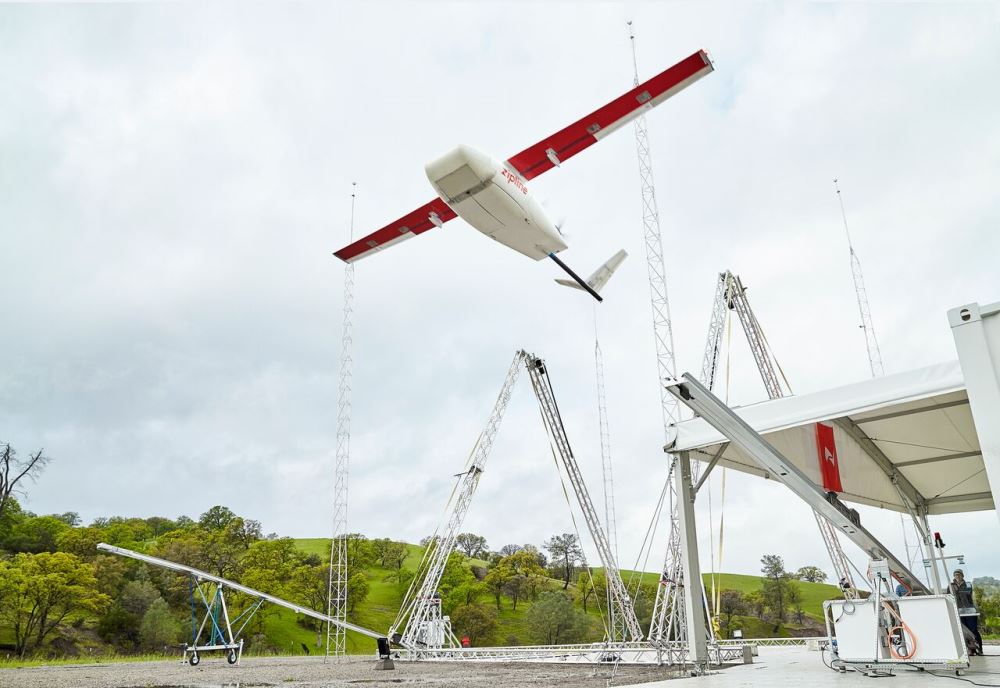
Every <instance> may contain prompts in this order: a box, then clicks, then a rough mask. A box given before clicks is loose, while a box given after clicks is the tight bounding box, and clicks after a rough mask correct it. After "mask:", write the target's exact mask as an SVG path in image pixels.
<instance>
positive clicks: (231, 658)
mask: <svg viewBox="0 0 1000 688" xmlns="http://www.w3.org/2000/svg"><path fill="white" fill-rule="evenodd" d="M237 659H239V656H238V655H237V654H236V650H230V651H229V654H227V655H226V661H227V662H229V663H230V664H236V660H237Z"/></svg>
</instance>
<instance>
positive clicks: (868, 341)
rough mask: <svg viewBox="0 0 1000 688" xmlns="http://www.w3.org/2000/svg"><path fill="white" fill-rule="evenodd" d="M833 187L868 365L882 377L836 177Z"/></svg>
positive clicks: (869, 308) (862, 282)
mask: <svg viewBox="0 0 1000 688" xmlns="http://www.w3.org/2000/svg"><path fill="white" fill-rule="evenodd" d="M833 188H834V189H836V190H837V200H838V201H839V202H840V216H841V218H842V219H843V220H844V234H846V235H847V247H848V248H849V249H850V251H851V277H852V278H853V279H854V293H855V295H856V296H857V298H858V311H859V312H860V313H861V329H862V330H864V332H865V346H866V347H868V365H869V367H870V368H871V371H872V377H882V376H883V375H885V368H884V367H883V366H882V352H881V351H880V350H879V348H878V339H876V337H875V326H874V325H873V324H872V312H871V307H870V306H869V305H868V290H867V289H865V276H864V274H863V273H862V272H861V261H860V260H858V254H857V253H855V252H854V244H852V243H851V230H849V229H848V228H847V213H846V212H844V198H843V197H842V196H841V195H840V186H839V185H838V184H837V180H836V179H834V180H833Z"/></svg>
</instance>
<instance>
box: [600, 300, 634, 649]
mask: <svg viewBox="0 0 1000 688" xmlns="http://www.w3.org/2000/svg"><path fill="white" fill-rule="evenodd" d="M594 367H595V369H596V373H597V418H598V426H599V428H600V433H601V468H602V469H603V475H604V529H605V531H607V535H608V543H609V544H610V546H611V554H612V555H613V556H614V558H615V562H616V563H617V562H618V526H617V524H616V522H615V481H614V473H613V471H612V466H611V433H610V432H609V430H608V405H607V399H606V393H605V389H604V356H603V354H602V353H601V342H600V340H599V339H598V338H597V321H596V313H595V321H594ZM608 615H609V616H610V619H609V621H610V623H609V624H608V628H609V630H610V631H611V640H612V641H614V642H619V641H624V640H625V639H626V638H627V634H628V626H627V624H626V623H625V619H624V618H622V616H621V614H617V613H616V610H615V604H614V599H613V595H612V593H611V589H610V588H608Z"/></svg>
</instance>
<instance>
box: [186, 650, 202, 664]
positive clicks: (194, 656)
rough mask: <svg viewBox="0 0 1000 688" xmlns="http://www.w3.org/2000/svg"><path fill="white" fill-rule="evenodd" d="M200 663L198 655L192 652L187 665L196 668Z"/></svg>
mask: <svg viewBox="0 0 1000 688" xmlns="http://www.w3.org/2000/svg"><path fill="white" fill-rule="evenodd" d="M200 661H201V657H199V656H198V653H197V652H192V653H191V657H190V658H189V659H188V664H190V665H191V666H198V663H199V662H200Z"/></svg>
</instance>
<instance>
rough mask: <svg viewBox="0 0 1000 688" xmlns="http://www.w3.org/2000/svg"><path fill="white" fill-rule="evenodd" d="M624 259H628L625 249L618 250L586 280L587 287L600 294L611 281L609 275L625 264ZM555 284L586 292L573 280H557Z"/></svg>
mask: <svg viewBox="0 0 1000 688" xmlns="http://www.w3.org/2000/svg"><path fill="white" fill-rule="evenodd" d="M626 258H628V253H627V252H626V251H625V249H622V250H620V251H619V252H618V253H616V254H615V255H613V256H611V257H610V258H608V260H607V261H605V263H604V264H603V265H601V267H599V268H597V269H596V270H594V274H592V275H591V276H590V277H588V278H587V286H588V287H590V288H591V289H593V290H594V291H595V292H598V293H600V291H601V289H603V288H604V285H605V284H607V283H608V280H609V279H611V275H613V274H615V270H617V269H618V266H619V265H621V264H622V263H624V262H625V259H626ZM556 282H557V283H559V284H561V285H563V286H564V287H573V288H574V289H579V290H581V291H586V290H585V289H584V288H583V287H582V286H580V285H579V284H577V283H576V282H574V281H573V280H567V279H557V280H556Z"/></svg>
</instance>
